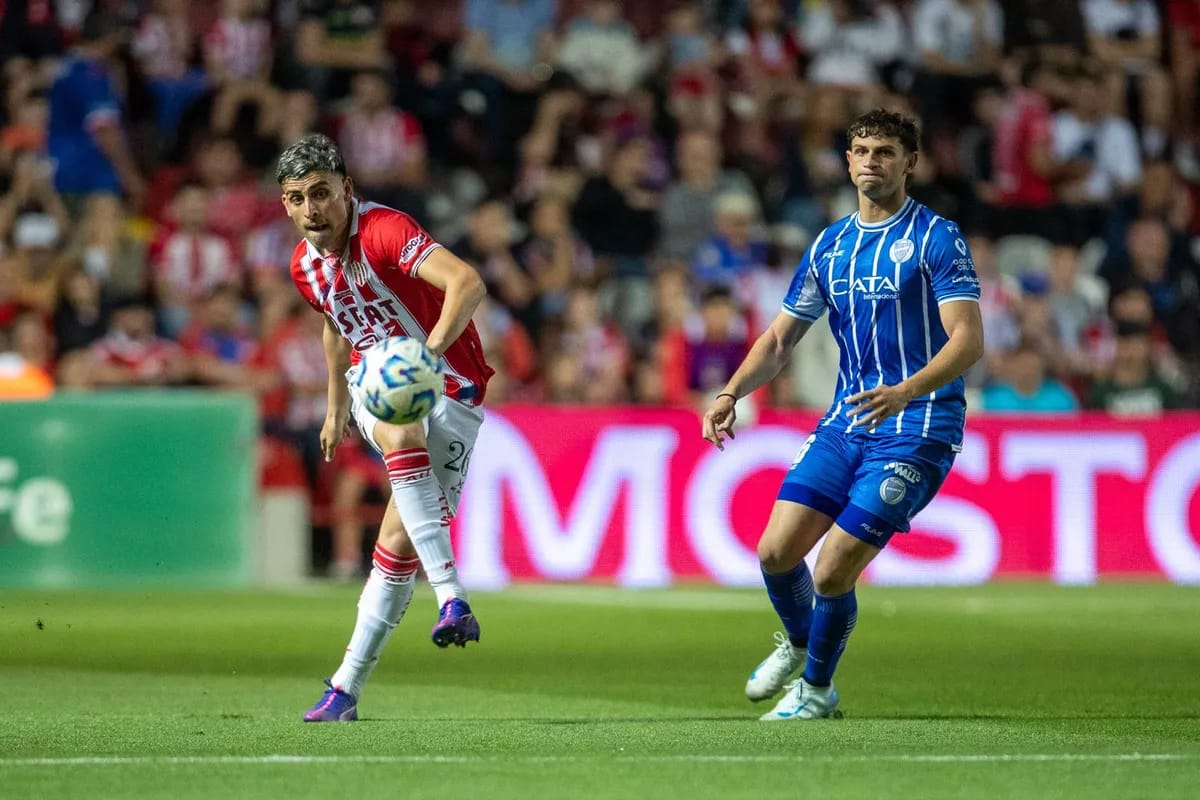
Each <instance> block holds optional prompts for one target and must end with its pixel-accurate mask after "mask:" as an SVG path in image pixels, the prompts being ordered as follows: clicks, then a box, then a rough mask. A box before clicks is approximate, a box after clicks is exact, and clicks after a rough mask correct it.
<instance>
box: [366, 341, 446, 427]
mask: <svg viewBox="0 0 1200 800" xmlns="http://www.w3.org/2000/svg"><path fill="white" fill-rule="evenodd" d="M442 386H443V381H442V366H441V363H440V362H439V360H438V359H437V358H436V357H435V356H434V355H433V353H431V352H429V348H427V347H426V346H425V345H424V343H422V342H419V341H417V340H416V339H410V338H409V337H407V336H394V337H392V338H390V339H384V340H383V341H380V342H376V343H375V344H373V345H371V346H370V347H369V348H367V349H366V350H365V351H363V356H362V361H360V362H359V364H358V372H357V374H356V375H354V376H353V377H352V379H351V387H350V388H351V389H352V390H354V392H355V394H356V395H357V396H358V400H359V402H361V403H362V404H363V407H364V408H366V409H367V411H369V412H371V415H372V416H374V417H377V418H378V419H381V420H383V421H384V422H390V423H392V424H393V425H407V424H409V423H412V422H417V421H419V420H422V419H424V418H425V417H426V416H428V415H429V412H430V411H433V407H434V406H435V405H437V402H438V400H440V399H441V397H442Z"/></svg>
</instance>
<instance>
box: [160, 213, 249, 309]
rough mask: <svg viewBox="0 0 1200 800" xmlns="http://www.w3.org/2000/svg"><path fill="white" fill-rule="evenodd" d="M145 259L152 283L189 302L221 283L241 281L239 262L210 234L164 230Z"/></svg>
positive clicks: (226, 243)
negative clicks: (147, 261)
mask: <svg viewBox="0 0 1200 800" xmlns="http://www.w3.org/2000/svg"><path fill="white" fill-rule="evenodd" d="M147 259H148V260H149V262H150V269H151V272H152V274H153V275H154V280H155V281H156V282H161V283H165V284H166V285H167V286H169V287H170V288H171V289H172V290H173V291H174V292H175V293H176V294H179V295H180V296H182V297H185V298H187V299H189V300H199V299H200V298H202V297H204V296H205V295H207V294H208V293H209V292H210V291H212V290H213V289H214V288H216V287H217V286H220V285H221V284H225V283H230V284H233V285H235V286H240V285H241V282H242V265H241V262H240V261H239V260H238V257H237V255H236V254H235V253H234V251H233V248H232V247H231V246H230V244H229V241H228V240H227V239H225V238H224V237H222V236H218V235H216V234H214V233H201V234H191V233H186V232H184V231H180V230H169V229H167V230H164V231H163V232H161V233H160V234H159V235H158V237H157V238H155V240H154V241H153V242H152V243H151V244H150V249H149V251H148V253H147Z"/></svg>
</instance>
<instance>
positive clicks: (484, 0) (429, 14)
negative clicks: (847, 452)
mask: <svg viewBox="0 0 1200 800" xmlns="http://www.w3.org/2000/svg"><path fill="white" fill-rule="evenodd" d="M0 54H2V57H0V69H2V74H0V85H2V87H3V94H2V95H0V352H4V353H5V355H4V357H3V358H0V387H3V386H7V385H11V386H12V387H13V388H12V392H14V393H30V392H33V393H37V392H38V391H48V387H49V385H50V382H51V381H53V384H54V385H55V386H57V387H59V388H61V389H68V388H69V389H80V388H90V387H96V388H100V387H115V386H121V387H128V386H164V385H173V386H174V385H190V386H197V385H199V386H212V387H223V388H230V389H237V390H241V391H251V392H254V393H255V394H256V395H257V396H258V398H259V402H260V404H261V408H262V414H263V418H264V421H265V423H264V424H265V425H266V426H267V429H268V430H269V431H274V432H276V433H278V434H279V435H287V436H292V437H294V438H295V440H296V441H298V442H308V446H315V440H316V435H315V431H316V430H318V428H319V426H320V423H321V422H322V420H323V415H324V410H323V402H324V393H325V388H324V387H325V375H324V364H323V357H322V350H321V344H320V336H319V332H320V325H321V320H320V319H319V318H316V315H314V314H313V313H312V312H311V311H310V310H308V309H307V308H304V307H302V303H301V302H300V298H299V295H298V294H297V293H296V291H295V289H294V288H293V287H292V285H291V282H290V279H289V276H288V266H289V259H290V256H291V253H292V249H293V246H294V245H295V242H296V241H297V240H298V239H297V235H296V233H295V231H294V230H293V229H292V228H291V226H290V223H289V222H288V220H287V219H286V217H285V216H284V214H283V213H282V210H281V209H280V207H279V199H278V197H279V192H278V187H277V185H276V184H275V183H274V180H273V164H272V161H273V158H274V157H275V156H276V154H277V153H278V152H279V150H280V149H281V148H282V147H284V146H286V145H287V144H289V143H291V142H293V141H294V140H296V139H297V138H298V137H299V136H301V135H302V134H304V133H306V132H309V131H314V130H320V131H324V132H327V133H329V134H330V135H331V136H333V137H334V138H335V139H336V140H337V141H338V143H339V144H340V145H341V147H342V148H343V149H344V151H345V154H346V159H347V163H348V165H349V169H350V172H351V174H352V176H353V178H354V179H355V182H356V185H357V187H358V189H359V191H360V193H361V194H362V195H363V196H364V197H367V198H369V199H372V200H376V201H379V202H383V203H387V204H389V205H392V206H394V207H396V208H399V209H401V210H404V211H406V212H409V213H411V214H413V215H414V216H415V217H416V218H417V219H418V220H419V221H421V222H422V223H423V224H424V225H425V226H426V227H427V228H428V229H429V230H430V232H431V233H432V234H433V235H434V236H435V238H437V239H438V240H439V241H441V242H443V243H445V244H446V245H447V246H449V247H451V248H452V249H453V250H454V251H455V252H457V253H459V254H460V255H461V256H463V257H464V258H466V259H467V260H469V261H470V262H471V263H472V264H474V265H475V266H476V267H478V269H479V270H480V271H481V273H482V274H483V276H484V278H485V280H486V281H487V284H488V287H489V289H490V294H489V298H488V300H487V301H486V304H485V305H484V306H483V307H482V308H481V309H480V312H479V315H478V317H477V319H476V322H477V324H478V326H479V330H480V334H481V336H482V338H483V341H484V343H485V346H486V348H487V349H488V351H489V358H490V360H491V362H492V363H493V364H494V365H495V366H496V368H497V370H498V374H497V376H496V379H495V382H494V384H493V386H492V388H491V389H490V390H489V404H491V405H495V404H500V403H504V402H520V401H534V402H550V403H593V404H595V403H627V402H633V403H645V404H658V405H683V406H691V407H696V406H697V404H698V403H699V402H701V400H702V399H703V398H706V397H708V396H710V395H711V394H712V393H713V392H714V391H715V390H716V389H717V387H720V386H722V385H723V384H724V382H725V380H726V378H727V377H728V376H729V374H730V372H731V370H733V369H734V367H735V366H736V365H737V364H738V362H739V360H740V359H741V357H742V356H743V355H744V353H745V351H746V348H747V345H748V342H749V341H751V340H752V338H753V337H754V336H755V335H756V333H757V332H759V331H760V330H761V328H762V327H763V326H764V325H765V323H766V322H767V321H768V320H770V319H771V318H772V317H773V316H774V315H775V314H776V312H777V310H778V308H779V303H780V299H781V298H782V296H783V294H784V291H785V288H786V286H787V285H788V283H789V281H790V279H791V276H792V273H793V270H794V268H795V266H796V264H797V263H798V261H799V259H800V257H801V255H802V254H803V252H804V250H805V248H806V247H807V245H808V244H809V243H810V242H811V241H812V238H813V237H814V235H815V234H816V233H817V232H818V231H819V230H820V229H821V228H822V227H824V226H825V225H826V224H828V223H829V222H831V221H832V220H834V219H836V218H838V217H840V216H842V215H844V214H847V213H849V212H851V211H852V210H854V208H855V207H856V206H855V195H854V189H853V187H852V186H851V185H850V183H849V181H848V179H847V174H846V165H845V158H844V151H845V149H846V141H845V139H844V133H843V130H844V127H845V124H846V123H847V121H848V120H849V119H850V117H851V116H852V115H854V114H855V113H856V112H858V111H860V110H863V109H866V108H869V107H875V106H884V107H888V108H894V109H901V110H906V111H908V112H911V113H914V114H918V115H919V116H920V118H921V120H922V123H923V139H922V157H921V160H920V162H919V164H918V168H917V171H916V174H915V175H914V176H913V178H912V181H911V185H910V190H911V193H912V194H913V195H914V196H915V197H917V198H918V199H919V200H921V201H922V202H925V203H926V204H928V205H930V206H932V207H933V208H934V209H935V210H936V211H938V212H939V213H942V214H944V215H947V216H949V217H952V218H954V219H957V220H958V221H959V222H960V224H961V226H962V228H963V230H964V232H965V233H966V234H967V241H968V242H969V244H970V247H971V249H972V251H973V254H974V257H975V260H976V263H977V267H978V271H979V276H980V279H981V281H982V283H983V313H984V321H985V324H986V330H987V346H988V353H987V357H986V358H985V360H984V361H983V362H982V363H981V364H980V365H978V366H977V367H976V368H975V369H974V370H973V371H972V372H971V373H970V375H969V384H970V387H971V389H972V393H973V394H972V400H973V403H974V408H975V409H976V410H978V409H980V408H982V409H985V410H987V409H994V410H1002V411H1017V412H1038V411H1066V410H1071V409H1076V408H1096V409H1107V410H1109V411H1111V412H1117V413H1156V412H1158V411H1160V410H1162V409H1169V408H1179V407H1195V406H1196V405H1197V403H1198V384H1200V368H1198V364H1200V330H1198V328H1200V300H1198V296H1200V289H1198V283H1200V281H1198V277H1200V270H1198V268H1197V256H1198V254H1200V246H1198V245H1200V124H1198V122H1200V120H1198V119H1197V116H1198V114H1197V109H1198V108H1200V103H1198V102H1197V101H1198V99H1200V98H1198V97H1197V93H1198V87H1200V0H1165V1H1156V0H1055V2H1045V1H1044V0H825V1H821V0H693V1H692V2H688V1H687V0H637V2H633V1H632V0H628V1H627V2H619V1H618V0H557V2H556V0H438V2H433V1H432V0H430V1H429V2H419V0H378V1H377V2H370V1H369V0H275V1H274V2H267V0H220V2H212V3H207V2H206V3H197V2H188V0H5V2H2V3H0ZM836 352H837V350H836V347H835V346H834V343H833V341H832V337H831V335H830V334H829V333H828V328H827V327H825V328H824V329H823V330H822V329H820V328H819V327H818V328H815V329H814V334H813V335H811V336H809V337H808V338H806V339H805V340H804V341H803V342H802V343H801V346H800V347H799V348H798V350H797V357H796V360H795V363H794V364H793V366H792V369H791V373H790V375H789V376H788V377H787V379H785V380H780V381H777V382H776V383H775V384H774V385H773V387H772V388H771V390H770V393H769V394H766V395H764V396H763V397H761V398H758V399H759V402H761V403H768V404H776V405H784V406H808V407H815V408H821V407H824V406H825V405H826V404H827V402H828V398H829V396H830V394H831V391H832V386H833V384H834V376H835V375H836V370H837V365H836ZM4 391H5V389H3V388H0V393H2V392H4Z"/></svg>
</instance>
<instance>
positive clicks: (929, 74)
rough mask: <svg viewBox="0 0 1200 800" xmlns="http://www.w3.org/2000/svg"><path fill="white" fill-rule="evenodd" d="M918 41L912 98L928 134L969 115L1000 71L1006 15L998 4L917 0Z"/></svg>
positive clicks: (994, 1) (975, 0) (982, 0)
mask: <svg viewBox="0 0 1200 800" xmlns="http://www.w3.org/2000/svg"><path fill="white" fill-rule="evenodd" d="M913 39H914V44H915V45H916V49H917V51H918V52H919V57H920V68H919V71H918V74H917V78H916V83H915V84H914V86H913V94H915V95H916V97H917V98H918V102H919V103H920V107H921V109H920V110H921V115H922V117H923V121H924V123H925V128H926V130H927V131H936V130H939V129H940V128H941V124H942V123H943V122H949V123H951V124H952V125H953V126H954V127H956V128H957V127H958V126H960V125H962V124H964V123H965V122H966V121H967V120H968V119H969V116H970V110H971V107H972V104H973V102H974V99H975V92H976V90H978V89H979V88H981V86H982V85H983V82H984V81H986V80H988V79H990V78H993V77H994V76H995V75H996V74H997V73H998V72H999V69H1000V53H1001V49H1002V47H1003V44H1004V12H1003V11H1002V10H1001V7H1000V3H999V2H998V0H918V2H917V5H916V9H915V10H914V13H913Z"/></svg>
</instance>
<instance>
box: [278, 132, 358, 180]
mask: <svg viewBox="0 0 1200 800" xmlns="http://www.w3.org/2000/svg"><path fill="white" fill-rule="evenodd" d="M313 172H333V173H336V174H338V175H343V176H344V175H345V174H346V161H345V159H343V158H342V151H341V150H339V149H338V146H337V145H336V144H335V143H334V141H333V139H330V138H329V137H328V136H326V135H325V134H322V133H310V134H308V135H307V136H304V137H303V138H302V139H300V141H298V142H296V143H295V144H293V145H291V146H290V147H288V149H286V150H284V151H283V152H282V153H281V154H280V156H279V164H278V165H277V166H276V167H275V180H276V181H278V182H279V184H280V185H282V184H283V182H284V181H294V180H299V179H300V178H303V177H304V176H305V175H308V174H310V173H313Z"/></svg>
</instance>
